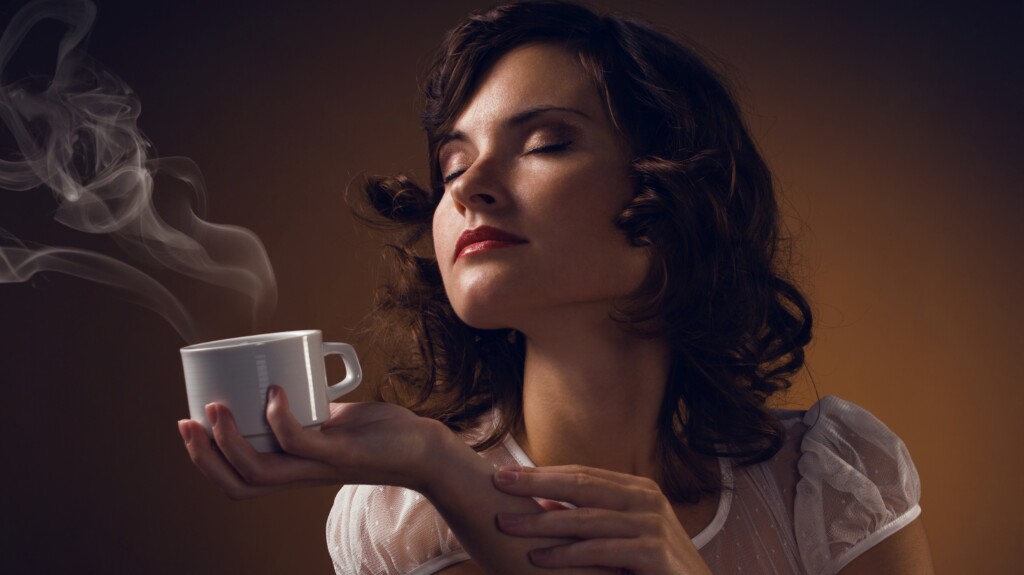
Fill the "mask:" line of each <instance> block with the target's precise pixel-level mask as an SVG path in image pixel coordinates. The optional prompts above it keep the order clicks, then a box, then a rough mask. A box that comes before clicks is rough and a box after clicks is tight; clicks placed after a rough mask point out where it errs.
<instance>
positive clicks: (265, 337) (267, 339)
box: [181, 329, 320, 353]
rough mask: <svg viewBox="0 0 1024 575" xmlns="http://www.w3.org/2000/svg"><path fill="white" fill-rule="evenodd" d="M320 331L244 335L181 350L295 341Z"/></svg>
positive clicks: (194, 345) (215, 348)
mask: <svg viewBox="0 0 1024 575" xmlns="http://www.w3.org/2000/svg"><path fill="white" fill-rule="evenodd" d="M319 333H320V330H318V329H298V330H291V331H275V332H270V333H256V334H252V335H243V336H239V337H230V338H227V339H215V340H212V341H203V342H199V343H193V344H191V345H186V346H185V347H183V348H181V352H182V353H196V352H202V351H214V350H218V349H227V348H230V347H241V346H247V345H263V344H267V343H271V342H275V341H282V340H286V339H294V338H297V337H303V336H310V335H313V334H319Z"/></svg>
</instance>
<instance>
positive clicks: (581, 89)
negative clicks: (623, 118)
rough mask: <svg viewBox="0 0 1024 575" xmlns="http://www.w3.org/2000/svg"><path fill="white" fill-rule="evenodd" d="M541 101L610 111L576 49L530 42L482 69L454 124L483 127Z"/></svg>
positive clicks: (596, 115) (600, 113) (591, 112)
mask: <svg viewBox="0 0 1024 575" xmlns="http://www.w3.org/2000/svg"><path fill="white" fill-rule="evenodd" d="M540 106H558V107H568V108H575V109H577V110H579V111H581V112H583V113H585V114H587V115H588V116H589V117H591V118H593V119H600V118H603V117H604V116H605V115H606V114H605V111H604V105H603V103H602V101H601V98H600V96H599V95H598V91H597V87H596V85H595V84H594V82H593V81H592V79H591V78H590V77H589V76H588V75H587V73H586V72H585V71H584V70H583V67H582V66H581V65H580V63H579V60H578V59H577V57H576V55H575V54H573V53H571V52H569V51H568V50H566V49H564V48H561V47H559V46H556V45H553V44H539V43H538V44H526V45H523V46H519V47H516V48H514V49H513V50H511V51H509V52H508V53H507V54H505V55H504V56H502V57H501V58H500V59H498V61H497V62H495V64H494V65H493V66H492V67H491V68H490V70H488V71H487V73H486V74H484V76H483V78H482V79H481V81H480V84H479V86H478V88H477V91H476V93H475V94H474V95H473V96H472V97H471V98H470V100H469V103H468V104H467V105H466V107H465V109H463V110H462V112H461V113H460V114H459V116H458V118H457V119H456V121H455V125H454V127H453V128H454V130H455V131H457V132H469V131H473V130H474V129H484V128H486V127H487V126H488V124H490V123H493V122H500V121H501V120H503V119H506V118H508V117H510V116H512V115H514V114H515V113H516V112H519V111H521V110H524V109H527V108H531V107H540Z"/></svg>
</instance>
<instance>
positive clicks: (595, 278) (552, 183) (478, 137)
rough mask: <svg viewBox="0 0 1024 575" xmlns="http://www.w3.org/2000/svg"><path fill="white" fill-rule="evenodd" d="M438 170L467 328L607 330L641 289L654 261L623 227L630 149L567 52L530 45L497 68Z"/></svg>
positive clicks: (444, 259) (438, 223)
mask: <svg viewBox="0 0 1024 575" xmlns="http://www.w3.org/2000/svg"><path fill="white" fill-rule="evenodd" d="M439 161H440V166H441V173H442V174H443V176H444V178H445V181H446V185H445V194H444V196H443V197H442V199H441V202H440V204H439V205H438V206H437V210H436V212H435V213H434V225H433V231H434V247H435V250H436V253H437V261H438V265H439V266H440V268H441V275H442V277H443V279H444V285H445V290H446V291H447V293H448V297H449V299H450V300H451V303H452V306H453V307H454V309H455V311H456V313H457V314H458V315H459V317H460V318H461V319H462V320H463V321H465V322H466V323H467V324H469V325H471V326H473V327H477V328H482V329H496V328H515V329H519V330H521V331H524V332H527V333H529V331H530V329H531V328H532V327H533V326H540V325H544V324H545V323H551V322H559V323H562V320H563V319H568V318H569V317H570V316H568V315H565V314H575V315H577V316H578V315H579V314H583V316H584V317H590V318H593V319H594V320H597V321H604V320H606V319H607V317H608V313H609V312H610V311H611V310H612V309H613V305H614V301H615V300H616V298H620V297H622V296H626V295H628V294H630V293H631V292H632V291H633V290H635V289H636V288H637V287H639V285H640V283H641V281H642V280H643V278H644V276H645V274H646V272H647V268H648V265H649V256H648V252H647V250H646V249H643V248H637V247H634V246H632V245H630V243H629V241H628V240H627V239H626V237H625V234H624V233H622V232H621V231H620V230H618V229H616V227H615V224H614V222H615V219H616V217H617V216H618V215H619V214H620V213H621V212H622V210H623V208H624V207H625V205H626V204H627V203H628V202H629V200H630V199H631V197H632V185H631V183H630V180H629V171H628V162H629V158H628V151H627V148H626V146H625V144H624V142H623V141H622V140H621V138H620V137H619V135H618V133H617V132H616V130H615V129H614V127H613V126H612V123H611V120H610V119H609V118H608V116H607V112H606V110H605V106H604V104H603V103H602V101H601V98H600V97H599V95H598V92H597V88H596V87H595V86H594V84H593V82H592V81H591V80H590V79H589V78H588V77H587V75H586V74H585V73H584V71H583V69H582V67H581V66H580V65H579V63H578V61H577V60H576V58H575V57H574V56H573V55H571V54H570V53H569V52H567V51H565V50H563V49H561V48H559V47H557V46H554V45H549V44H528V45H525V46H521V47H519V48H517V49H515V50H513V51H511V52H509V53H508V54H506V55H505V56H504V57H502V58H501V59H500V60H498V62H497V63H496V64H495V65H494V67H493V68H492V69H491V70H490V71H489V72H488V73H487V74H486V75H485V76H484V78H483V80H482V82H481V84H480V86H479V88H478V91H477V92H476V94H475V95H474V96H473V98H472V99H471V100H470V101H469V104H468V105H467V106H466V108H465V109H464V110H463V111H462V114H461V115H460V116H459V117H458V119H457V120H456V122H455V125H454V127H453V131H452V133H451V134H448V136H447V137H446V139H445V141H444V143H442V144H441V146H440V149H439ZM460 238H461V240H460Z"/></svg>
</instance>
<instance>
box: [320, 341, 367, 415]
mask: <svg viewBox="0 0 1024 575" xmlns="http://www.w3.org/2000/svg"><path fill="white" fill-rule="evenodd" d="M323 346H324V349H323V352H324V357H327V356H328V355H340V356H341V360H342V361H343V362H345V379H343V380H341V381H339V382H338V383H336V384H334V385H331V386H328V387H327V400H328V401H334V400H336V399H338V398H339V397H341V396H343V395H345V394H346V393H348V392H350V391H352V390H353V389H355V388H357V387H359V384H360V383H361V382H362V381H363V368H362V367H360V366H359V358H358V357H357V356H356V350H355V348H354V347H352V346H351V345H349V344H347V343H334V342H325V343H324V344H323Z"/></svg>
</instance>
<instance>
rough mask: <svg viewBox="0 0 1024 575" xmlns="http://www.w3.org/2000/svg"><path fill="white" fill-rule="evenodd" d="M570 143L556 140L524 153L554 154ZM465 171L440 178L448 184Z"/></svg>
mask: <svg viewBox="0 0 1024 575" xmlns="http://www.w3.org/2000/svg"><path fill="white" fill-rule="evenodd" d="M570 145H572V140H566V141H564V142H558V143H557V144H547V145H545V146H537V147H536V148H531V149H529V150H527V151H526V153H527V154H555V153H558V152H561V151H564V150H565V149H566V148H568V147H569V146H570ZM465 172H466V170H465V169H462V170H455V171H454V172H452V173H450V174H448V175H447V176H445V177H444V178H442V180H441V181H442V183H444V184H445V185H448V184H449V183H451V182H452V181H453V180H455V178H457V177H459V176H461V175H462V174H463V173H465Z"/></svg>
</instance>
